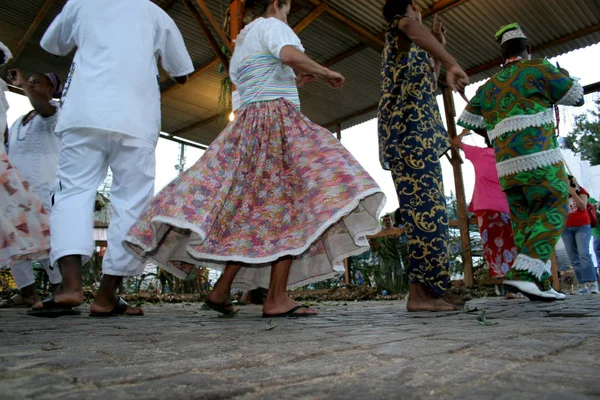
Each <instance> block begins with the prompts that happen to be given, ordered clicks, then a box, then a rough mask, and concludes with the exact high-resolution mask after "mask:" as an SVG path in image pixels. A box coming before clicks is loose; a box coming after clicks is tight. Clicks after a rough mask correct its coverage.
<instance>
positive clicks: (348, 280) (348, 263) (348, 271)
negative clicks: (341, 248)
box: [344, 258, 350, 285]
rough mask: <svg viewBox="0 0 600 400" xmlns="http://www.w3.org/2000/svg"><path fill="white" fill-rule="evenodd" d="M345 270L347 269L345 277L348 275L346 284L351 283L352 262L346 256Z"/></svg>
mask: <svg viewBox="0 0 600 400" xmlns="http://www.w3.org/2000/svg"><path fill="white" fill-rule="evenodd" d="M344 270H345V273H344V275H345V277H346V285H349V284H350V262H349V260H348V259H347V258H346V259H345V260H344Z"/></svg>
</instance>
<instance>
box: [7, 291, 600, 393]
mask: <svg viewBox="0 0 600 400" xmlns="http://www.w3.org/2000/svg"><path fill="white" fill-rule="evenodd" d="M405 306H406V304H405V302H402V301H393V302H392V301H390V302H356V303H349V304H347V305H346V304H344V303H326V304H320V305H319V308H320V311H321V315H320V316H319V317H317V318H310V319H282V320H277V321H276V323H277V326H276V327H275V328H273V329H272V330H267V328H268V325H269V320H266V319H262V318H260V315H261V310H260V308H258V307H255V306H247V307H243V308H242V310H241V311H240V313H239V314H238V315H237V316H236V317H235V318H231V319H227V318H218V317H217V315H216V314H214V313H212V312H210V311H204V310H201V309H200V306H199V305H198V304H193V305H191V304H186V305H153V306H146V307H145V310H146V316H145V317H141V318H140V317H138V318H135V317H129V318H128V317H116V318H110V319H94V318H89V317H87V313H83V314H82V315H81V316H76V317H61V318H57V319H41V318H33V317H28V316H27V315H26V314H25V310H23V309H16V310H15V309H10V310H0V399H4V400H6V399H24V398H36V399H57V398H58V399H61V400H67V399H109V400H118V399H222V398H244V399H278V400H279V399H353V400H357V399H436V400H438V399H510V400H517V399H546V400H547V399H569V400H574V399H593V398H599V399H600V362H599V361H598V357H599V355H600V296H595V297H592V296H586V297H583V296H571V297H568V299H567V300H566V301H564V302H560V303H552V304H534V303H530V302H528V301H527V300H503V299H499V298H493V299H492V298H490V299H478V300H475V301H472V302H470V303H469V305H468V307H469V308H471V309H475V308H476V309H477V310H473V311H471V312H466V311H463V312H453V313H410V314H409V313H407V312H406V311H405ZM82 310H83V311H85V312H87V310H86V309H85V307H82ZM482 310H485V311H486V316H487V320H488V321H489V322H490V323H491V324H494V325H489V326H486V325H482V324H481V323H480V322H479V321H478V320H477V317H478V316H480V314H481V311H482ZM273 321H275V320H273Z"/></svg>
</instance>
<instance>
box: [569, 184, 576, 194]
mask: <svg viewBox="0 0 600 400" xmlns="http://www.w3.org/2000/svg"><path fill="white" fill-rule="evenodd" d="M569 194H570V195H571V196H573V195H575V194H577V189H575V188H574V187H573V186H571V185H569Z"/></svg>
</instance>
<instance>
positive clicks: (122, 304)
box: [90, 297, 144, 318]
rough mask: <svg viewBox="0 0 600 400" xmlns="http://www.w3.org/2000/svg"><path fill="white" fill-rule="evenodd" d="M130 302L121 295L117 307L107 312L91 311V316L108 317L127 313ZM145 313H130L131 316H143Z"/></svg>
mask: <svg viewBox="0 0 600 400" xmlns="http://www.w3.org/2000/svg"><path fill="white" fill-rule="evenodd" d="M129 308H130V307H129V304H127V302H126V301H125V300H123V299H122V298H121V297H119V301H118V302H117V305H116V306H115V308H113V309H112V310H110V311H106V312H90V317H98V318H108V317H117V316H120V315H126V314H127V310H129ZM143 315H144V314H143V313H142V314H131V315H128V316H130V317H142V316H143Z"/></svg>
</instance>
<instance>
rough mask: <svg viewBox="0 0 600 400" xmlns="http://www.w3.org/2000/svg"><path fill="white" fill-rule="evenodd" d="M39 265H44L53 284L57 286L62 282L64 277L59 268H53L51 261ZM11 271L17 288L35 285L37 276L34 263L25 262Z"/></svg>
mask: <svg viewBox="0 0 600 400" xmlns="http://www.w3.org/2000/svg"><path fill="white" fill-rule="evenodd" d="M39 263H40V264H42V266H43V267H44V269H45V270H46V272H47V273H48V278H49V280H50V283H51V284H53V285H57V284H59V283H61V282H62V276H61V275H60V270H59V269H58V266H56V265H55V266H51V265H50V260H49V259H45V260H42V261H39ZM11 270H12V274H13V277H14V278H15V283H16V284H17V288H19V289H23V288H24V287H27V286H29V285H33V284H34V283H35V275H34V274H33V261H29V260H25V261H21V262H19V263H16V264H14V265H13V266H12V267H11Z"/></svg>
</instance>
